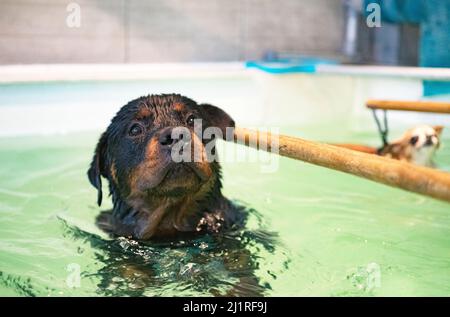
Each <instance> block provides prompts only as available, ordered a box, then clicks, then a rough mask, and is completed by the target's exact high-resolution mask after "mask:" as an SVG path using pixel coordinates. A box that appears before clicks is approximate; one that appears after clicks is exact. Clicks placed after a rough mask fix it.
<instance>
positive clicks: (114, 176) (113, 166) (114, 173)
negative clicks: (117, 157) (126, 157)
mask: <svg viewBox="0 0 450 317" xmlns="http://www.w3.org/2000/svg"><path fill="white" fill-rule="evenodd" d="M110 172H111V178H112V180H113V182H114V183H115V184H116V185H117V184H118V183H119V182H118V180H117V170H116V164H114V162H112V164H111V168H110Z"/></svg>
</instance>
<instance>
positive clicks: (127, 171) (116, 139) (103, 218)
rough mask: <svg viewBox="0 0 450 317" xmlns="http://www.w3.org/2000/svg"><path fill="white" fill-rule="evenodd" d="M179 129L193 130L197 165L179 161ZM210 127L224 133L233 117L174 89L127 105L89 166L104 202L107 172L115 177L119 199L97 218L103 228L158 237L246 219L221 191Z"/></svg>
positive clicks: (127, 234) (219, 227)
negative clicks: (176, 152)
mask: <svg viewBox="0 0 450 317" xmlns="http://www.w3.org/2000/svg"><path fill="white" fill-rule="evenodd" d="M196 119H201V124H202V130H201V131H200V132H201V133H198V131H197V133H196V131H194V123H195V122H196V121H195V120H196ZM197 122H198V121H197ZM177 127H184V128H187V129H189V130H188V131H189V134H190V142H189V144H188V146H191V147H192V149H193V150H192V151H191V155H192V156H191V158H192V160H191V161H190V162H179V163H176V162H174V161H173V159H172V149H173V147H174V146H176V145H177V144H179V143H180V141H182V140H180V138H182V136H180V137H178V138H174V137H173V130H174V129H175V128H177ZM208 127H218V128H219V129H220V131H221V132H222V135H223V136H225V135H226V128H232V127H234V121H233V120H232V119H231V117H230V116H229V115H228V114H226V113H225V112H224V111H223V110H221V109H219V108H217V107H215V106H212V105H208V104H197V103H196V102H195V101H193V100H191V99H189V98H186V97H183V96H181V95H175V94H170V95H151V96H148V97H141V98H138V99H135V100H133V101H131V102H130V103H128V104H127V105H125V106H124V107H123V108H122V109H121V110H120V111H119V112H118V113H117V115H116V116H115V117H114V118H113V120H112V121H111V124H110V125H109V127H108V128H107V130H106V132H104V133H103V135H102V136H101V138H100V141H99V142H98V145H97V148H96V150H95V155H94V158H93V160H92V163H91V166H90V169H89V171H88V176H89V180H90V182H91V184H92V185H93V186H94V187H95V188H97V190H98V204H99V205H100V204H101V201H102V183H101V176H103V177H104V178H106V179H107V180H108V182H109V189H110V194H111V196H112V201H113V204H114V207H113V210H112V211H110V212H103V213H102V214H101V215H100V216H99V217H98V218H97V224H98V226H99V227H101V228H102V229H104V230H105V231H107V232H110V233H112V234H114V235H118V236H125V237H132V238H135V239H140V240H157V239H173V238H177V237H180V236H181V235H183V234H201V233H216V232H220V231H223V230H226V229H229V228H231V227H232V226H233V225H240V224H242V222H243V215H242V213H241V209H240V208H238V207H236V206H234V205H233V204H232V203H231V202H230V201H228V200H227V199H226V198H225V197H224V196H222V193H221V180H220V178H221V175H220V166H219V163H218V162H217V161H216V160H211V158H212V157H211V156H212V155H215V154H214V149H213V150H212V151H206V144H207V142H211V139H208V140H205V139H204V138H203V132H204V131H205V129H207V128H208ZM199 134H201V135H199ZM194 147H196V149H197V152H195V151H194ZM182 149H183V147H182V148H181V150H182ZM198 149H199V150H200V151H198ZM196 153H200V157H197V160H195V159H194V155H196ZM199 158H200V159H199Z"/></svg>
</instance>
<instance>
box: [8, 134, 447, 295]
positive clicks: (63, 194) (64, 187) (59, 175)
mask: <svg viewBox="0 0 450 317" xmlns="http://www.w3.org/2000/svg"><path fill="white" fill-rule="evenodd" d="M330 130H331V131H332V132H333V133H330ZM335 130H336V131H334V130H333V127H330V126H327V129H326V132H327V133H326V135H325V134H324V133H323V131H324V129H323V127H320V126H314V127H311V128H308V127H296V128H286V129H281V132H284V133H289V134H293V135H298V136H303V137H308V138H318V139H320V138H322V139H323V138H325V137H327V135H328V136H330V135H333V140H332V141H344V140H345V141H347V142H349V141H355V142H369V143H374V142H376V134H375V132H373V133H359V134H358V133H355V132H353V131H350V130H346V129H342V128H340V129H335ZM318 131H322V135H320V134H319V133H318ZM97 138H98V132H86V133H73V134H66V135H53V136H22V137H8V138H7V137H3V138H0V217H1V221H0V295H3V296H76V295H81V296H102V295H146V296H152V295H163V296H173V295H211V292H212V291H213V290H216V291H218V292H219V293H224V292H225V291H226V289H227V288H230V286H231V285H233V283H235V282H236V280H237V279H238V277H239V274H240V272H241V273H242V272H243V271H245V270H250V271H251V272H252V274H253V275H254V276H255V278H256V279H257V280H258V281H259V284H260V285H261V287H262V288H263V289H264V293H265V295H268V296H313V295H319V296H416V295H424V296H435V295H437V296H449V295H450V205H449V204H447V203H444V202H440V201H437V200H433V199H429V198H425V197H422V196H419V195H416V194H412V193H408V192H405V191H401V190H398V189H394V188H390V187H386V186H383V185H380V184H376V183H373V182H369V181H366V180H364V179H360V178H356V177H354V176H351V175H346V174H343V173H339V172H335V171H331V170H327V169H324V168H320V167H316V166H312V165H308V164H304V163H301V162H298V161H293V160H290V159H285V158H281V159H280V160H279V165H278V169H277V170H276V172H274V173H262V172H261V169H260V165H259V164H257V163H250V162H246V163H231V162H228V163H224V164H223V175H224V193H225V195H226V196H227V197H229V198H230V199H233V200H235V201H238V202H239V203H240V204H243V205H245V206H247V207H248V208H249V210H250V211H249V213H250V214H249V223H248V226H247V227H248V228H247V230H246V231H245V232H241V233H239V234H237V235H235V236H233V237H229V239H231V240H232V241H231V242H232V244H233V245H234V249H233V248H231V249H226V248H225V249H223V248H224V247H223V245H221V244H220V243H217V242H215V241H213V240H212V239H210V238H209V237H204V238H201V239H198V240H195V241H181V242H178V243H176V244H174V245H171V246H158V245H156V246H155V245H142V244H137V243H135V242H133V241H130V240H127V239H117V240H111V239H110V238H108V237H107V236H106V235H104V234H103V233H102V232H101V231H100V230H98V229H97V228H96V227H95V225H94V219H95V217H96V215H97V214H98V212H99V211H100V210H101V209H107V208H108V207H109V206H110V202H107V203H106V204H105V205H103V206H102V207H101V208H99V207H97V206H96V204H95V201H96V192H95V190H94V188H93V187H91V186H90V184H89V182H88V180H87V178H86V169H87V166H88V164H89V162H90V159H91V154H92V152H93V148H94V145H95V143H96V141H97ZM443 143H444V144H445V143H447V144H450V138H449V134H446V135H445V136H444V142H443ZM234 146H235V145H231V144H229V145H226V147H234ZM437 163H438V165H439V166H440V167H441V168H443V169H446V170H450V146H447V147H445V146H444V147H442V149H441V150H440V151H439V152H438V155H437ZM106 200H107V199H106ZM226 245H228V246H229V244H226ZM236 245H237V247H236ZM239 248H241V249H242V250H244V249H245V250H246V254H247V255H248V256H249V257H250V258H251V259H252V264H251V265H250V266H251V267H249V268H239V269H236V271H234V272H230V271H229V270H228V269H226V268H225V266H224V264H223V263H222V262H223V255H224V254H225V255H226V256H231V257H232V255H233V254H234V253H233V252H237V254H239V252H240V251H242V250H239ZM230 254H231V255H230ZM146 266H151V267H152V268H153V270H152V272H153V273H152V276H147V275H142V268H145V267H146ZM77 272H79V273H80V279H78V278H77V276H78V275H77ZM120 272H122V273H120ZM123 272H128V273H126V274H123ZM78 282H79V283H78Z"/></svg>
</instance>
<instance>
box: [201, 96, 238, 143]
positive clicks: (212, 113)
mask: <svg viewBox="0 0 450 317" xmlns="http://www.w3.org/2000/svg"><path fill="white" fill-rule="evenodd" d="M200 107H202V109H203V110H204V111H205V113H206V115H207V116H208V121H209V122H210V123H211V125H212V126H214V127H218V128H220V130H222V134H223V137H224V138H225V136H226V128H228V127H229V128H234V127H235V123H234V120H233V119H232V118H231V117H230V116H229V115H228V113H226V112H225V111H223V110H222V109H220V108H219V107H216V106H213V105H210V104H201V105H200Z"/></svg>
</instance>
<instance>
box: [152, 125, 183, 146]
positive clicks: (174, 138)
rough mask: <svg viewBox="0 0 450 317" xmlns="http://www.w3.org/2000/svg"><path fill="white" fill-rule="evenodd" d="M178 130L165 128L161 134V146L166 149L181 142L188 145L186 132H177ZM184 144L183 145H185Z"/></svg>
mask: <svg viewBox="0 0 450 317" xmlns="http://www.w3.org/2000/svg"><path fill="white" fill-rule="evenodd" d="M177 129H178V128H171V127H168V128H165V129H164V130H162V131H161V132H160V134H159V139H158V140H159V144H161V145H162V146H165V147H172V146H174V145H175V144H176V143H177V142H179V141H184V143H188V141H189V137H188V136H186V137H185V136H184V132H185V131H184V130H181V129H179V130H177ZM184 143H183V144H184Z"/></svg>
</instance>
